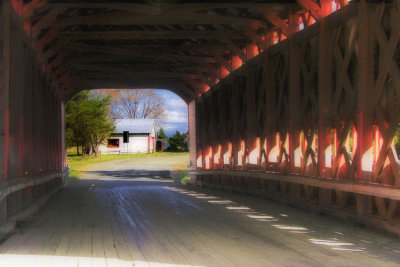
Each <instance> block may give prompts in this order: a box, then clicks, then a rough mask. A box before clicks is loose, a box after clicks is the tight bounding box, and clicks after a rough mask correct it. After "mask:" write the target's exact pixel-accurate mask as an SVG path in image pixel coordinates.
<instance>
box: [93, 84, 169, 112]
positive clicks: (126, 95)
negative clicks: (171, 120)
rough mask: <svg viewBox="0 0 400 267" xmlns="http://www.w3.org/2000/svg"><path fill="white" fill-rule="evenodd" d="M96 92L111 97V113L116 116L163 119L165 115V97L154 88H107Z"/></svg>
mask: <svg viewBox="0 0 400 267" xmlns="http://www.w3.org/2000/svg"><path fill="white" fill-rule="evenodd" d="M96 93H97V94H100V95H102V96H105V95H109V96H110V97H111V106H112V110H111V114H112V116H113V117H114V118H118V119H121V118H128V119H146V118H149V119H161V118H162V117H164V113H165V103H164V99H163V98H162V96H160V95H158V94H156V93H155V92H154V91H153V90H148V89H146V90H144V89H130V90H127V89H106V90H101V91H100V90H97V91H96Z"/></svg>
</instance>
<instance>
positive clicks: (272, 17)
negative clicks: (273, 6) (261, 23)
mask: <svg viewBox="0 0 400 267" xmlns="http://www.w3.org/2000/svg"><path fill="white" fill-rule="evenodd" d="M265 17H266V19H268V20H269V22H271V23H272V24H273V25H275V26H276V27H278V28H279V29H280V30H281V31H282V33H283V34H284V35H286V36H289V25H288V24H287V23H286V22H285V21H283V20H282V19H281V18H280V17H279V16H278V14H277V13H276V12H274V11H271V10H267V11H266V12H265Z"/></svg>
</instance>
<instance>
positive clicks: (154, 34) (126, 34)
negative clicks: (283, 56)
mask: <svg viewBox="0 0 400 267" xmlns="http://www.w3.org/2000/svg"><path fill="white" fill-rule="evenodd" d="M60 38H65V39H70V40H157V39H167V40H171V39H216V40H225V39H244V36H243V35H242V34H240V33H238V32H235V31H109V32H101V31H98V32H93V31H92V32H60Z"/></svg>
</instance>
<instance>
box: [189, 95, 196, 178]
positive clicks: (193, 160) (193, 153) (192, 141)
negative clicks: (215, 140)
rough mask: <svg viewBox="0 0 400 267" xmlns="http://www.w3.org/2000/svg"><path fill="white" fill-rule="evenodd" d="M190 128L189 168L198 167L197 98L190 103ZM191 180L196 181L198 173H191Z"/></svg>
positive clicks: (194, 168)
mask: <svg viewBox="0 0 400 267" xmlns="http://www.w3.org/2000/svg"><path fill="white" fill-rule="evenodd" d="M188 126H189V127H188V129H189V155H190V165H189V170H196V168H197V149H196V100H193V101H192V102H190V103H189V105H188ZM190 180H191V182H194V183H195V182H196V175H190Z"/></svg>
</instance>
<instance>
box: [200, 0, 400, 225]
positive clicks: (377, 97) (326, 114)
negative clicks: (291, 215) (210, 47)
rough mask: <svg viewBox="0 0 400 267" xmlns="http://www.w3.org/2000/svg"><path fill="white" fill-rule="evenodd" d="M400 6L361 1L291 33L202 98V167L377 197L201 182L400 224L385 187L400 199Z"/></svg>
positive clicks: (237, 178) (259, 183)
mask: <svg viewBox="0 0 400 267" xmlns="http://www.w3.org/2000/svg"><path fill="white" fill-rule="evenodd" d="M399 10H400V9H399V6H398V5H396V4H384V3H382V4H369V3H368V4H367V3H365V1H361V3H352V4H350V5H348V6H346V7H344V8H342V9H341V10H339V11H337V12H335V13H333V14H331V15H329V16H327V17H325V18H323V19H322V18H321V19H320V21H319V22H317V23H315V24H310V25H308V26H307V25H305V26H304V27H305V29H304V30H302V31H299V32H296V31H295V30H294V31H293V30H291V28H290V27H289V30H290V32H291V33H292V34H291V35H290V36H289V38H288V39H286V40H283V41H281V42H279V43H278V44H275V45H272V46H270V47H269V48H268V49H267V50H266V51H264V52H263V53H262V54H261V55H259V56H258V57H256V58H254V59H251V60H249V61H248V62H247V63H246V64H245V65H244V66H243V67H241V68H240V69H238V70H236V71H234V72H233V73H231V74H230V75H229V76H228V77H226V78H225V79H223V80H222V81H220V82H219V83H218V84H217V85H215V86H213V87H212V88H211V89H210V90H209V91H208V92H207V93H205V94H203V95H202V96H201V97H199V98H198V99H197V100H196V120H197V126H198V128H197V129H196V130H197V132H196V136H197V155H198V159H197V169H199V170H201V169H220V170H222V169H229V170H245V171H248V172H249V173H250V171H258V172H266V171H267V172H275V173H278V174H284V175H287V174H295V175H301V176H309V177H318V178H320V179H328V178H329V179H334V180H338V181H344V182H346V183H350V184H352V183H354V184H357V183H358V182H362V183H367V184H370V185H371V186H374V185H376V192H374V191H373V190H372V191H370V193H368V192H364V193H361V194H360V192H357V193H356V192H355V191H356V190H353V191H352V190H350V191H349V190H340V188H338V187H336V186H334V183H332V184H331V185H330V186H327V187H326V186H322V187H321V186H318V185H310V184H309V183H304V184H302V183H296V182H293V181H291V182H288V181H285V180H284V179H282V181H279V179H278V180H277V179H270V181H268V178H266V179H258V178H255V177H253V176H252V175H249V176H246V174H240V175H230V174H228V172H226V174H224V172H223V171H222V172H220V173H218V174H215V175H211V176H210V174H206V173H203V174H202V172H197V173H196V174H197V177H198V180H199V181H202V182H206V183H209V184H218V185H221V186H224V185H226V186H229V187H232V186H233V187H242V188H257V189H258V190H264V189H265V190H270V191H271V193H272V192H275V193H276V192H279V193H280V194H283V195H287V196H288V197H289V196H290V197H294V198H299V199H303V200H306V201H311V202H314V203H316V204H318V205H320V206H326V205H331V206H332V207H338V208H344V209H348V210H354V211H356V212H357V213H358V214H359V215H367V216H375V217H376V218H380V219H385V220H391V221H394V222H398V221H400V207H399V205H398V204H399V200H398V198H394V197H393V195H391V194H381V193H382V191H380V188H381V186H382V185H384V186H387V187H392V189H393V190H395V191H396V190H397V192H398V194H400V190H399V189H398V186H399V185H400V165H399V159H398V154H397V153H398V152H397V151H396V147H395V145H396V144H395V143H394V136H395V133H396V130H397V131H398V129H399V122H400V105H399V104H398V103H399V98H398V96H399V95H400V91H399V88H400V80H399V65H398V63H399V56H398V54H399V51H400V48H399V38H400V28H399V27H398V25H399V22H400V13H399ZM291 16H296V13H293V15H291ZM289 18H291V19H295V18H293V17H290V16H289ZM290 25H291V24H290V19H289V26H290ZM266 177H268V175H266ZM278 177H279V176H278ZM293 179H294V180H295V179H296V176H293Z"/></svg>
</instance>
